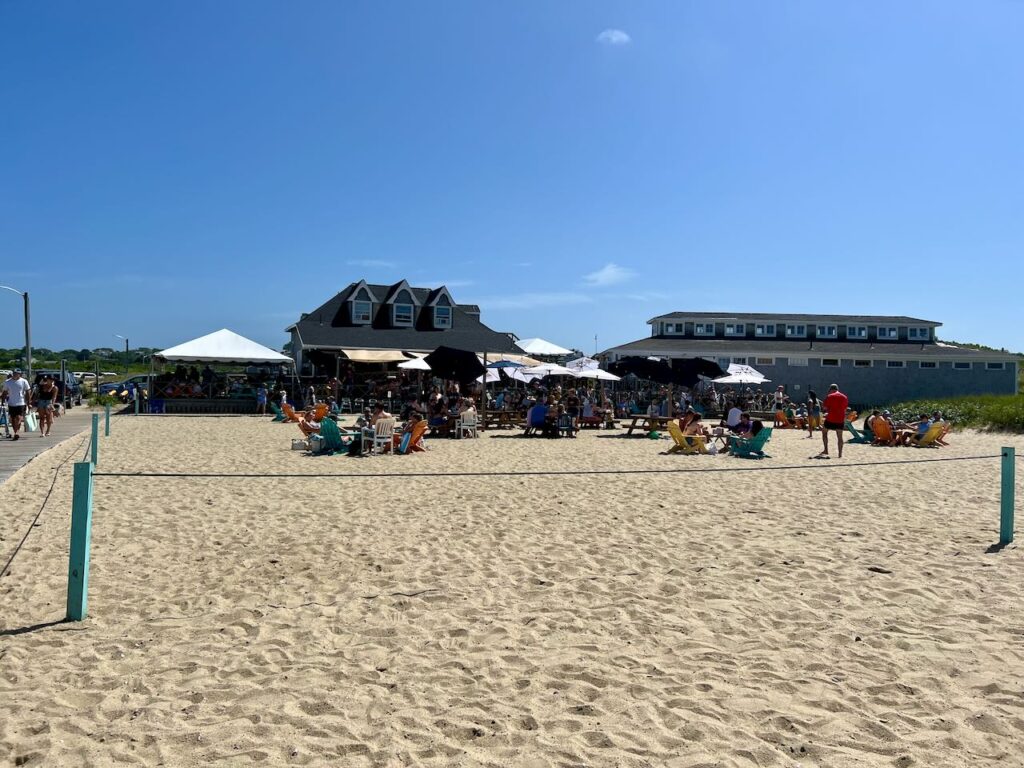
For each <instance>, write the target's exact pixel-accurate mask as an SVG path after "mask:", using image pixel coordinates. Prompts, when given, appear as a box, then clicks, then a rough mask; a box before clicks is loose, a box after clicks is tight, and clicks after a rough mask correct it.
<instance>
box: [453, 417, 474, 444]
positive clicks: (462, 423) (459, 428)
mask: <svg viewBox="0 0 1024 768" xmlns="http://www.w3.org/2000/svg"><path fill="white" fill-rule="evenodd" d="M463 435H465V436H466V437H478V435H477V433H476V411H469V412H467V413H464V414H462V415H461V416H460V417H459V422H458V424H457V425H456V427H455V437H457V438H461V437H462V436H463Z"/></svg>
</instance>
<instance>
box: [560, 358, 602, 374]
mask: <svg viewBox="0 0 1024 768" xmlns="http://www.w3.org/2000/svg"><path fill="white" fill-rule="evenodd" d="M565 367H566V368H569V369H570V370H573V371H586V370H592V369H594V368H600V367H601V364H600V363H599V362H598V361H597V360H595V359H594V358H592V357H577V358H576V359H575V360H570V361H569V362H567V363H566V364H565Z"/></svg>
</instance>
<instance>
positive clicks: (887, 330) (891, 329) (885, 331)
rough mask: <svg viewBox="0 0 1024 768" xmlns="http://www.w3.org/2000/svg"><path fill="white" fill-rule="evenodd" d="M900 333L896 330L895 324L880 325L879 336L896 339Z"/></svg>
mask: <svg viewBox="0 0 1024 768" xmlns="http://www.w3.org/2000/svg"><path fill="white" fill-rule="evenodd" d="M898 333H899V332H898V331H897V330H896V327H895V326H884V325H880V326H878V338H880V339H889V340H891V341H895V340H896V339H898V338H899V336H898Z"/></svg>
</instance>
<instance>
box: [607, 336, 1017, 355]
mask: <svg viewBox="0 0 1024 768" xmlns="http://www.w3.org/2000/svg"><path fill="white" fill-rule="evenodd" d="M641 352H642V353H643V354H647V355H652V354H653V355H673V354H674V355H676V356H680V357H700V356H707V355H715V354H718V353H721V354H722V355H723V356H724V355H731V354H749V355H766V356H768V355H772V356H774V355H779V356H786V355H791V356H793V357H846V358H871V357H894V358H896V357H901V358H913V359H918V358H922V359H936V360H939V359H944V360H954V359H956V360H959V359H964V358H971V359H975V360H992V361H998V360H1017V359H1018V358H1017V357H1016V356H1015V355H1011V354H1009V353H1006V352H987V351H984V350H977V349H970V348H968V347H955V346H952V345H948V344H917V343H908V342H902V343H888V344H886V343H878V342H873V343H872V342H864V341H819V340H817V339H814V340H803V341H783V340H775V339H678V338H668V337H664V336H649V337H647V338H645V339H637V340H636V341H631V342H629V343H627V344H622V345H620V346H618V347H612V348H610V349H607V350H605V351H604V352H603V353H602V354H609V353H611V354H617V355H623V356H625V355H631V354H638V353H641Z"/></svg>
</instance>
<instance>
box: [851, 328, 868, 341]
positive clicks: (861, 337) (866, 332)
mask: <svg viewBox="0 0 1024 768" xmlns="http://www.w3.org/2000/svg"><path fill="white" fill-rule="evenodd" d="M850 331H864V333H863V334H860V333H858V334H853V335H851V334H850ZM867 337H868V327H867V326H866V325H848V326H846V338H848V339H866V338H867Z"/></svg>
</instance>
